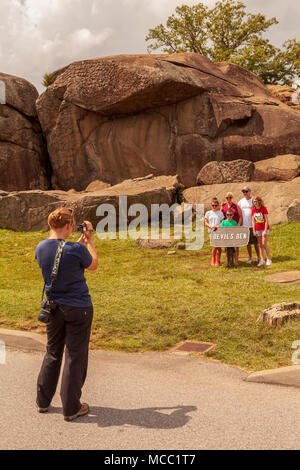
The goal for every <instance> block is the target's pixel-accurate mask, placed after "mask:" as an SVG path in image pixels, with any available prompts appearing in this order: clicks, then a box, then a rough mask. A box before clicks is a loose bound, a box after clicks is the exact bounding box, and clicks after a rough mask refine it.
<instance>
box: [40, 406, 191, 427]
mask: <svg viewBox="0 0 300 470" xmlns="http://www.w3.org/2000/svg"><path fill="white" fill-rule="evenodd" d="M171 410H173V411H171ZM196 410H197V407H196V406H171V407H155V408H140V409H137V410H122V409H117V408H104V407H100V406H91V407H90V412H89V414H88V415H86V416H82V417H80V418H77V419H76V420H74V421H72V422H74V423H75V422H79V421H80V422H81V423H97V424H98V426H99V427H100V428H105V427H109V426H124V425H126V424H127V425H132V426H139V427H141V428H153V429H173V428H180V427H182V426H184V425H185V424H187V423H188V421H189V420H190V419H191V417H190V416H187V413H190V412H191V411H196ZM163 411H165V412H163ZM49 412H50V413H51V412H52V413H53V412H54V413H57V412H61V408H54V407H52V408H50V410H49Z"/></svg>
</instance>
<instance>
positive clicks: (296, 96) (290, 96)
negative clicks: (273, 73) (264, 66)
mask: <svg viewBox="0 0 300 470" xmlns="http://www.w3.org/2000/svg"><path fill="white" fill-rule="evenodd" d="M267 87H268V89H269V90H270V92H271V93H272V94H273V95H274V96H275V97H276V98H278V99H280V101H282V103H285V104H287V105H288V106H292V107H293V108H295V109H299V110H300V90H299V88H298V89H297V88H293V87H291V86H286V85H267Z"/></svg>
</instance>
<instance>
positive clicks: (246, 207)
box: [238, 186, 260, 264]
mask: <svg viewBox="0 0 300 470" xmlns="http://www.w3.org/2000/svg"><path fill="white" fill-rule="evenodd" d="M242 193H243V194H244V197H243V199H241V200H240V201H239V202H238V206H239V207H240V208H241V210H242V216H243V224H242V226H243V227H249V229H250V238H249V244H248V245H247V250H248V254H249V259H248V261H247V263H248V264H251V263H252V262H253V259H252V245H254V248H255V251H256V254H257V260H258V262H259V261H260V257H259V248H258V240H257V238H256V237H255V236H254V235H253V227H252V200H253V198H252V196H251V189H250V188H249V186H244V188H243V189H242Z"/></svg>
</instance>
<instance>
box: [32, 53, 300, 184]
mask: <svg viewBox="0 0 300 470" xmlns="http://www.w3.org/2000/svg"><path fill="white" fill-rule="evenodd" d="M54 77H55V80H54V83H53V84H51V85H50V86H49V87H48V88H47V90H46V91H45V92H44V93H43V94H42V95H41V96H40V97H39V99H38V100H37V111H38V116H39V120H40V123H41V126H42V129H43V131H44V133H45V136H46V139H47V146H48V151H49V155H50V160H51V166H52V170H53V174H52V185H53V188H54V189H64V190H68V189H71V188H74V189H75V190H77V191H79V190H82V189H84V188H86V187H87V186H88V185H89V183H91V182H92V181H95V180H100V181H103V182H106V183H109V184H117V183H119V182H121V181H123V180H126V179H130V178H136V177H139V176H145V175H147V174H149V173H153V174H154V175H164V174H165V175H169V174H178V175H179V176H180V178H181V180H182V182H183V184H184V185H185V186H186V187H188V186H193V185H194V184H195V178H196V176H197V174H198V173H199V171H200V170H201V168H202V167H203V166H204V165H205V164H206V163H208V162H209V161H212V160H217V161H220V160H225V161H228V160H236V159H245V160H250V161H258V160H262V159H265V158H268V157H273V156H275V155H278V154H287V153H295V154H298V153H300V137H299V128H300V114H299V113H298V112H297V111H294V110H292V109H290V108H289V107H288V106H286V105H285V104H283V103H282V102H281V101H280V100H279V99H277V98H276V97H274V96H273V95H272V93H271V92H270V91H269V90H268V89H267V88H266V87H265V86H264V85H263V83H262V82H261V81H260V80H259V79H258V78H257V77H256V76H255V75H254V74H252V73H250V72H248V71H246V70H245V69H243V68H241V67H239V66H238V65H234V64H230V63H212V62H211V61H210V60H209V59H207V58H206V57H204V56H202V55H200V54H194V53H183V54H174V55H122V56H112V57H104V58H99V59H93V60H86V61H80V62H75V63H73V64H71V65H69V66H67V67H64V68H63V69H61V70H59V71H56V72H55V73H54Z"/></svg>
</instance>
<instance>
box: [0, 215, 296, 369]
mask: <svg viewBox="0 0 300 470" xmlns="http://www.w3.org/2000/svg"><path fill="white" fill-rule="evenodd" d="M299 229H300V223H286V224H280V225H276V226H273V227H272V231H271V235H270V238H269V245H270V248H271V254H272V259H273V265H272V266H270V267H268V268H257V267H256V266H255V265H253V266H249V265H247V264H246V260H247V250H246V248H241V249H240V256H241V264H240V266H238V267H237V268H234V269H231V270H228V269H227V268H226V267H225V266H221V267H219V268H217V267H210V253H211V247H210V246H209V243H208V241H207V235H206V242H205V245H204V247H203V248H202V249H201V250H200V251H198V252H195V251H181V250H179V251H178V252H177V254H176V255H173V256H171V255H167V251H168V250H144V249H142V248H137V247H136V246H135V241H133V240H129V241H123V240H109V241H103V240H101V241H100V240H98V239H97V238H95V240H96V246H97V250H98V254H99V261H100V262H99V269H98V271H96V272H86V278H87V282H88V285H89V288H90V293H91V296H92V299H93V303H94V308H95V314H94V321H93V332H92V338H91V347H92V348H106V349H116V350H121V351H129V352H133V351H139V352H141V351H146V350H155V351H160V350H166V349H168V348H170V347H172V346H174V345H175V344H176V343H178V342H179V341H182V340H185V339H194V340H202V341H208V342H213V343H217V348H216V349H215V350H213V351H211V352H210V353H208V354H207V356H209V357H212V358H214V359H217V360H220V361H223V362H225V363H227V364H233V365H236V366H239V367H242V368H243V369H245V370H247V371H255V370H259V369H265V368H272V367H277V366H284V365H291V356H292V353H293V350H292V349H291V345H292V342H293V341H294V340H300V322H299V321H297V320H294V321H290V322H287V323H286V324H285V325H284V326H282V327H277V328H272V327H270V326H268V325H265V324H261V323H256V319H257V317H258V316H259V314H260V312H261V311H262V310H263V309H265V308H267V307H269V306H271V305H273V304H275V303H279V302H283V301H286V302H291V301H295V300H300V283H298V284H289V285H280V284H273V283H270V282H268V281H265V280H264V277H265V276H266V274H267V273H268V274H271V273H275V272H280V271H287V270H294V269H299V261H300V236H299V232H300V230H299ZM46 236H47V235H46V234H45V233H43V232H35V233H17V232H13V231H8V230H0V240H1V242H0V299H1V305H0V327H3V328H20V329H32V330H35V331H45V326H44V325H42V324H41V323H39V322H38V320H37V315H38V313H39V309H40V298H41V292H42V287H43V283H42V278H41V274H40V270H39V268H38V266H37V263H36V261H35V259H34V250H35V246H36V245H37V243H38V242H39V241H41V240H43V239H44V238H46ZM77 238H78V237H73V239H72V240H76V239H77ZM222 261H223V262H224V264H225V254H224V253H223V254H222Z"/></svg>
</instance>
